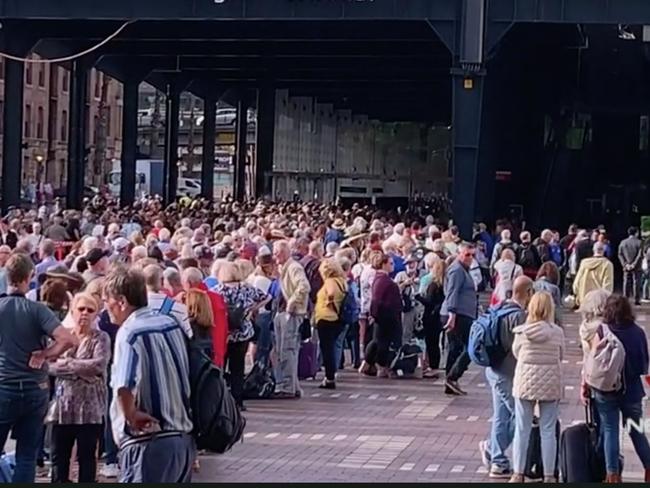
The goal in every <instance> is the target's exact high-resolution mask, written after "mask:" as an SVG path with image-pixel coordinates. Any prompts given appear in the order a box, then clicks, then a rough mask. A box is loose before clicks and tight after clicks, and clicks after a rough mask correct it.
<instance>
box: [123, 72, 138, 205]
mask: <svg viewBox="0 0 650 488" xmlns="http://www.w3.org/2000/svg"><path fill="white" fill-rule="evenodd" d="M139 86H140V80H137V79H131V80H128V81H126V82H125V83H124V87H123V92H124V95H123V96H124V105H123V108H122V164H121V167H122V176H121V180H120V204H121V205H122V206H124V205H131V204H132V203H133V201H134V200H135V185H136V179H135V177H136V158H137V153H138V88H139Z"/></svg>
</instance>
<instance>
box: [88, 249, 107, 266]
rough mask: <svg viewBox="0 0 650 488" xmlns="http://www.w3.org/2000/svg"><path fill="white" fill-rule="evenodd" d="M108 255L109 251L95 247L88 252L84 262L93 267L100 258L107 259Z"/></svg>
mask: <svg viewBox="0 0 650 488" xmlns="http://www.w3.org/2000/svg"><path fill="white" fill-rule="evenodd" d="M110 255H111V253H110V251H104V250H103V249H99V248H97V247H96V248H94V249H91V250H90V251H88V254H86V261H88V263H90V264H93V265H94V264H97V263H98V262H99V261H100V260H101V259H102V258H107V257H108V256H110Z"/></svg>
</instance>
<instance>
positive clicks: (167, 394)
mask: <svg viewBox="0 0 650 488" xmlns="http://www.w3.org/2000/svg"><path fill="white" fill-rule="evenodd" d="M104 295H105V297H104V300H105V302H106V309H107V310H108V313H109V315H110V318H111V321H112V322H113V323H115V324H117V325H118V326H119V330H118V332H117V336H116V338H115V355H114V359H113V367H112V374H111V387H112V389H113V402H112V404H111V409H110V415H111V422H112V425H113V436H114V438H115V442H116V443H117V445H118V446H119V449H120V453H119V458H120V463H119V464H120V479H119V480H120V482H122V483H133V482H135V483H138V482H140V483H185V482H189V481H191V475H192V464H193V462H194V459H195V457H196V449H195V445H194V440H193V438H192V436H191V431H192V421H191V419H190V383H189V363H188V357H187V346H186V336H185V334H184V332H183V330H182V329H181V327H180V325H179V323H178V322H177V321H176V320H175V319H174V318H172V317H169V316H167V315H162V314H160V313H158V312H156V311H154V310H151V309H149V308H148V306H147V289H146V286H145V280H144V276H143V275H142V273H140V272H139V271H136V270H133V269H123V268H118V269H116V270H114V271H113V272H111V273H110V274H109V275H108V276H107V277H106V281H105V288H104Z"/></svg>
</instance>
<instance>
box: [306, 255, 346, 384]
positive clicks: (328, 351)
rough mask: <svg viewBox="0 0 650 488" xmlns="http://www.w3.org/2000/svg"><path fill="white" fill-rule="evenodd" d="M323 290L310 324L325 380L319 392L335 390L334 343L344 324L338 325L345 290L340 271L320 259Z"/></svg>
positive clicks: (333, 263)
mask: <svg viewBox="0 0 650 488" xmlns="http://www.w3.org/2000/svg"><path fill="white" fill-rule="evenodd" d="M318 271H319V272H320V275H321V277H322V278H323V286H322V287H321V289H320V290H318V293H317V295H316V305H315V307H314V320H315V322H316V329H317V330H318V339H319V343H320V350H321V355H322V357H323V364H324V366H325V379H324V380H323V383H322V384H321V385H320V386H319V388H326V389H328V390H334V389H336V380H335V374H336V370H337V367H338V363H339V358H338V357H337V355H336V340H337V339H338V337H339V336H340V335H341V333H342V332H343V328H344V326H345V325H346V324H343V322H342V321H341V312H342V308H343V300H344V299H345V294H346V293H347V290H348V285H347V280H346V279H345V274H344V272H343V268H341V265H340V264H339V262H338V261H337V260H336V259H335V258H330V259H324V260H323V262H322V263H321V265H320V267H319V268H318Z"/></svg>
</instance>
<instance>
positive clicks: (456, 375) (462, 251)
mask: <svg viewBox="0 0 650 488" xmlns="http://www.w3.org/2000/svg"><path fill="white" fill-rule="evenodd" d="M475 252H476V248H475V247H474V244H470V243H467V242H463V243H461V244H460V246H459V247H458V257H457V258H456V260H455V261H454V262H453V263H452V264H451V266H449V269H448V270H447V279H446V281H445V301H444V302H443V304H442V309H441V310H440V315H441V320H442V323H443V327H444V329H445V331H446V332H447V341H448V344H449V352H448V354H447V366H446V368H445V369H446V374H447V378H446V380H445V394H447V395H466V393H465V392H464V391H463V390H462V389H461V388H460V386H459V385H458V380H459V379H460V377H461V376H463V374H464V373H465V371H466V370H467V367H468V366H469V363H470V359H469V354H468V353H467V342H468V341H469V330H470V328H471V327H472V322H474V320H476V315H477V313H478V295H477V293H476V287H475V284H474V280H473V279H472V276H471V275H470V274H469V269H470V266H471V265H472V260H473V259H474V254H475Z"/></svg>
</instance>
